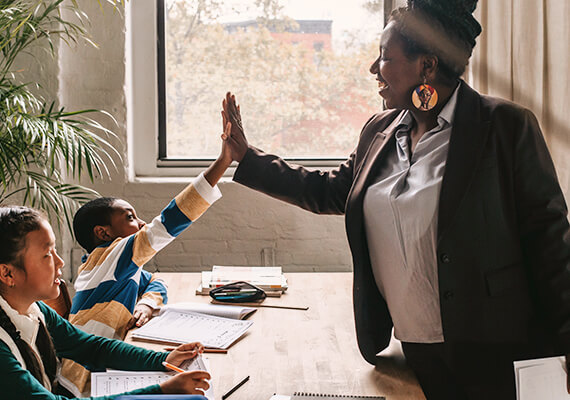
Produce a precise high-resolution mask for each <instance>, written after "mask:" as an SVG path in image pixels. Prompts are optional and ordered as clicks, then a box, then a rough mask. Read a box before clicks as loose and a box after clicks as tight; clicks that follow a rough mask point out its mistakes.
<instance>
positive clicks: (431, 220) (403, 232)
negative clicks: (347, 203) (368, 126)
mask: <svg viewBox="0 0 570 400" xmlns="http://www.w3.org/2000/svg"><path fill="white" fill-rule="evenodd" d="M456 104H457V88H456V89H455V91H454V93H453V94H452V96H451V97H450V99H449V101H448V102H447V104H446V105H445V106H444V107H443V109H442V110H441V112H440V113H439V115H438V117H437V126H436V127H435V128H433V129H432V130H430V131H428V132H426V133H425V134H424V135H423V136H422V137H421V138H420V140H419V141H418V143H417V144H416V147H415V149H414V152H413V153H411V151H410V145H409V143H410V142H409V135H410V130H411V128H412V125H413V119H412V115H411V113H410V112H409V111H407V112H406V113H405V114H404V115H403V117H402V119H401V121H400V123H399V124H398V126H397V127H396V132H395V138H396V140H395V143H396V145H395V147H394V148H392V149H388V151H389V153H388V154H387V155H386V158H385V160H384V161H383V164H382V167H381V168H380V172H379V175H378V177H377V178H376V179H375V182H374V183H373V184H372V185H370V187H368V189H367V191H366V194H365V197H364V223H365V229H366V237H367V241H368V247H369V252H370V260H371V262H372V270H373V273H374V278H375V280H376V284H377V285H378V289H379V290H380V292H381V293H382V295H383V296H384V298H385V299H386V303H387V305H388V309H389V310H390V315H391V317H392V321H393V322H394V335H395V337H396V338H397V339H399V340H401V341H405V342H413V343H438V342H443V340H444V337H443V328H442V324H441V314H440V305H439V289H438V275H437V257H436V248H437V218H438V203H439V193H440V189H441V182H442V179H443V174H444V171H445V163H446V160H447V152H448V148H449V138H450V136H451V129H452V126H453V115H454V111H455V106H456Z"/></svg>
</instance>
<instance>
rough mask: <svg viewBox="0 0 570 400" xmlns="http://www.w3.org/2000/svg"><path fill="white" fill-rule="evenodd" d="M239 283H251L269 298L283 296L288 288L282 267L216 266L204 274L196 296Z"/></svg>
mask: <svg viewBox="0 0 570 400" xmlns="http://www.w3.org/2000/svg"><path fill="white" fill-rule="evenodd" d="M238 281H245V282H248V283H251V284H252V285H255V286H257V287H259V288H261V289H263V290H264V291H265V292H266V293H267V295H268V296H272V295H281V294H282V293H283V292H285V291H286V290H287V287H288V286H287V279H286V278H285V275H283V271H282V270H281V267H241V266H221V265H214V267H213V268H212V271H203V272H202V283H201V284H200V286H199V287H198V289H196V294H203V295H207V294H208V293H209V292H210V290H211V289H214V288H217V287H220V286H223V285H227V284H228V283H232V282H238Z"/></svg>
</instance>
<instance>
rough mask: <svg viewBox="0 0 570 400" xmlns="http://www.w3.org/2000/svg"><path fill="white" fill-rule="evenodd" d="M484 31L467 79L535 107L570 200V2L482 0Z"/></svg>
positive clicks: (478, 15) (481, 88)
mask: <svg viewBox="0 0 570 400" xmlns="http://www.w3.org/2000/svg"><path fill="white" fill-rule="evenodd" d="M476 18H477V19H478V20H479V21H480V23H481V25H482V26H483V33H482V34H481V36H480V37H479V38H478V40H477V46H476V47H475V51H474V53H473V57H472V58H471V65H470V67H469V69H468V72H467V75H466V78H467V80H468V81H469V82H470V84H471V85H472V86H473V87H474V88H475V89H477V90H478V91H479V92H481V93H487V94H490V95H493V96H499V97H502V98H506V99H509V100H511V101H514V102H515V103H518V104H521V105H523V106H525V107H527V108H529V109H531V110H532V111H533V112H534V113H535V115H536V116H537V118H538V119H539V121H540V124H541V127H542V129H543V132H544V136H545V137H546V141H547V143H548V146H549V148H550V151H551V153H552V157H553V158H554V163H555V165H556V169H557V172H558V177H559V179H560V183H561V185H562V189H563V190H564V193H565V196H566V201H567V202H568V201H569V200H570V0H480V1H479V4H478V6H477V10H476Z"/></svg>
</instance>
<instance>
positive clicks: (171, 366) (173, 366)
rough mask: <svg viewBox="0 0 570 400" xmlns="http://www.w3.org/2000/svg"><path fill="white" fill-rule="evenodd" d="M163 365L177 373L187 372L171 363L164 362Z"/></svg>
mask: <svg viewBox="0 0 570 400" xmlns="http://www.w3.org/2000/svg"><path fill="white" fill-rule="evenodd" d="M162 365H164V366H165V367H166V368H168V369H171V370H173V371H176V372H185V371H184V370H183V369H182V368H178V367H177V366H175V365H172V364H170V363H167V362H166V361H163V362H162Z"/></svg>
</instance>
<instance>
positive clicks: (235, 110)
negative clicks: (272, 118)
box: [222, 92, 248, 162]
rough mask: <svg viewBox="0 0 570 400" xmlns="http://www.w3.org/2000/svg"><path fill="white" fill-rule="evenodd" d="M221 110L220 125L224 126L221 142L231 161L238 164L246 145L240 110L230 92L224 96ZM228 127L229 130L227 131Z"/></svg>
mask: <svg viewBox="0 0 570 400" xmlns="http://www.w3.org/2000/svg"><path fill="white" fill-rule="evenodd" d="M222 108H223V111H222V123H223V126H224V133H223V134H222V140H223V141H224V145H226V146H228V150H229V152H230V155H231V157H232V160H233V161H237V162H240V161H241V160H242V159H243V157H244V155H245V153H246V152H247V148H248V143H247V139H246V138H245V134H244V132H243V125H242V123H241V114H240V108H239V106H238V105H237V104H236V98H235V96H234V95H233V94H231V93H230V92H228V93H227V94H226V98H225V99H224V101H223V102H222ZM228 125H229V129H227V128H228Z"/></svg>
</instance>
